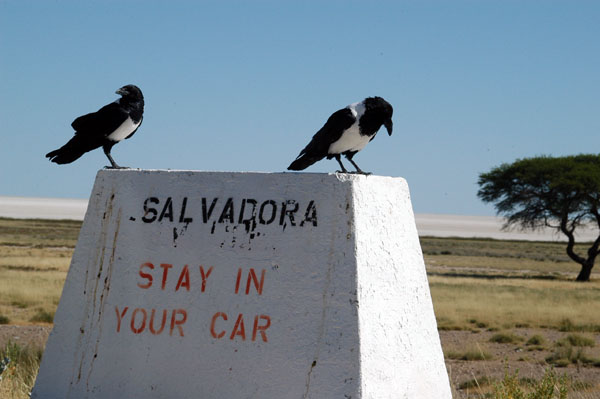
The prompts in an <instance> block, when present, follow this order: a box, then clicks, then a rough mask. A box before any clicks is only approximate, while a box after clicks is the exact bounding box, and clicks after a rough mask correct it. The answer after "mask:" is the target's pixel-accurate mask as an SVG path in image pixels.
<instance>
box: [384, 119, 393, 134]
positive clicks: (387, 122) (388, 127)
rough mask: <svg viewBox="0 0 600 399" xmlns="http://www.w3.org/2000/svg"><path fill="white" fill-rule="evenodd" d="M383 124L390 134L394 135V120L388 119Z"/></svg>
mask: <svg viewBox="0 0 600 399" xmlns="http://www.w3.org/2000/svg"><path fill="white" fill-rule="evenodd" d="M383 126H385V128H386V129H387V131H388V134H389V135H390V136H391V135H392V128H393V127H394V124H393V123H392V120H391V119H388V120H387V121H385V122H383Z"/></svg>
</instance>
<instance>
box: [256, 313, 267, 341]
mask: <svg viewBox="0 0 600 399" xmlns="http://www.w3.org/2000/svg"><path fill="white" fill-rule="evenodd" d="M259 319H261V320H265V321H266V323H265V324H264V325H261V326H259V325H258V320H259ZM270 326H271V318H270V317H269V316H267V315H264V314H261V315H260V316H254V328H253V329H252V341H255V340H256V333H257V332H260V336H261V338H262V340H263V341H264V342H269V340H268V339H267V334H266V333H265V331H266V330H267V328H269V327H270Z"/></svg>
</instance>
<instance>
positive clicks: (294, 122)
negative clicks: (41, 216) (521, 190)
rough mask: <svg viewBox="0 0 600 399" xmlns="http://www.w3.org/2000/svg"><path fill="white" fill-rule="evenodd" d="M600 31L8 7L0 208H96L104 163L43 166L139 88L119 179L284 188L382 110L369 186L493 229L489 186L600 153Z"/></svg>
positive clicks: (522, 20) (124, 5)
mask: <svg viewBox="0 0 600 399" xmlns="http://www.w3.org/2000/svg"><path fill="white" fill-rule="evenodd" d="M599 21H600V2H597V1H508V0H507V1H483V0H480V1H474V0H473V1H389V2H387V1H377V2H374V1H360V2H359V1H252V2H250V1H236V2H233V1H220V2H217V1H213V2H199V1H194V2H191V1H190V2H186V1H169V2H167V1H164V2H158V1H102V2H100V1H60V0H59V1H43V2H42V1H16V0H15V1H6V0H0V155H1V156H0V195H13V196H41V197H66V198H87V197H88V196H89V193H90V190H91V188H92V185H93V180H94V177H95V174H96V171H97V170H98V169H99V168H101V167H103V166H104V165H107V164H108V162H107V160H106V157H105V156H104V154H103V153H102V151H101V150H97V151H94V152H91V153H88V154H86V155H84V156H83V157H82V158H80V159H79V160H78V161H76V162H75V163H73V164H70V165H62V166H58V165H55V164H51V163H50V162H48V161H47V160H46V159H45V158H44V154H46V153H47V152H48V151H50V150H53V149H55V148H58V147H60V146H61V145H62V144H64V143H65V142H66V141H67V140H68V139H69V138H70V137H71V136H72V129H71V127H70V123H71V122H72V120H73V119H74V118H75V117H77V116H79V115H82V114H85V113H88V112H92V111H95V110H97V109H98V108H100V107H101V106H103V105H105V104H107V103H109V102H112V101H114V100H115V99H116V98H117V97H118V96H117V95H116V94H114V91H115V90H116V89H118V88H119V87H121V86H122V85H124V84H127V83H133V84H136V85H138V86H139V87H140V88H141V89H142V90H143V92H144V96H145V98H146V108H145V119H144V124H143V125H142V127H141V128H140V130H139V131H138V133H136V135H135V136H134V137H133V138H132V139H130V140H127V141H125V142H123V143H121V144H119V145H117V146H115V147H114V149H113V151H112V153H113V156H114V158H115V160H116V161H117V163H119V164H123V165H127V166H132V167H140V168H170V169H193V170H224V171H266V172H281V171H284V170H285V168H286V167H287V165H288V164H289V163H290V162H291V161H292V160H293V159H294V158H295V157H296V155H297V154H298V152H299V151H300V150H301V149H302V148H303V147H304V145H306V144H307V142H308V141H309V139H310V138H311V137H312V135H313V134H314V133H315V132H316V131H317V130H318V129H319V128H320V127H321V126H322V125H323V123H324V122H325V121H326V120H327V118H328V116H329V115H330V114H331V113H332V112H334V111H336V110H337V109H339V108H343V107H344V106H346V105H347V104H350V103H352V102H356V101H360V100H362V99H363V98H364V97H367V96H373V95H379V96H382V97H384V98H385V99H387V100H388V101H389V102H390V103H391V104H392V105H393V106H394V118H393V119H394V134H393V135H392V136H391V137H389V136H387V134H385V131H382V132H380V134H379V135H378V136H377V138H376V139H375V140H374V141H373V142H371V143H370V144H369V146H367V148H366V149H365V150H364V151H362V152H361V153H359V154H358V155H357V156H356V157H355V161H356V162H357V163H358V164H359V165H360V166H361V168H363V169H364V170H368V171H372V172H374V173H376V174H381V175H390V176H402V177H404V178H406V179H407V180H408V183H409V186H410V188H411V194H412V199H413V207H414V209H415V212H418V213H450V214H466V215H491V214H494V209H493V207H492V206H490V205H484V204H482V203H481V202H480V201H479V200H478V199H477V197H476V192H477V184H476V182H477V177H478V175H479V173H481V172H484V171H487V170H489V169H490V168H492V167H494V166H497V165H499V164H501V163H503V162H512V161H514V160H515V159H517V158H522V157H529V156H535V155H541V154H546V155H554V156H558V155H566V154H577V153H597V152H598V151H599V148H600V146H599V145H598V137H599V134H598V133H599V132H600V72H599V71H600V23H599ZM336 169H337V164H336V162H335V161H334V160H332V161H327V160H323V161H321V162H319V163H317V164H315V165H314V166H312V167H311V168H309V169H307V171H309V172H331V171H334V170H336Z"/></svg>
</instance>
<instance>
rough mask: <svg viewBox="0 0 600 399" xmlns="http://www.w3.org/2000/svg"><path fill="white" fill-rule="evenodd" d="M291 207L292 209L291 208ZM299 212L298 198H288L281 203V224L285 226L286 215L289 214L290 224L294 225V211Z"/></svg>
mask: <svg viewBox="0 0 600 399" xmlns="http://www.w3.org/2000/svg"><path fill="white" fill-rule="evenodd" d="M290 208H291V209H290ZM296 212H298V203H297V202H296V200H287V201H284V202H282V203H281V217H280V218H279V225H281V226H283V222H284V221H285V216H286V215H287V216H288V219H289V220H290V224H291V225H292V226H295V225H296V222H295V221H294V213H296Z"/></svg>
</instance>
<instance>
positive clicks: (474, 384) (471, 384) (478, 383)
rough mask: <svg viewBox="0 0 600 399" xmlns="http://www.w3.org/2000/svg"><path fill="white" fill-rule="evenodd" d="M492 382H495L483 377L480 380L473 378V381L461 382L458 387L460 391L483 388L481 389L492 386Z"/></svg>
mask: <svg viewBox="0 0 600 399" xmlns="http://www.w3.org/2000/svg"><path fill="white" fill-rule="evenodd" d="M492 382H493V380H492V379H491V378H490V377H487V376H483V377H480V378H473V379H472V380H468V381H464V382H461V383H460V384H459V385H458V389H473V388H481V387H485V386H488V385H491V384H492Z"/></svg>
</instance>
